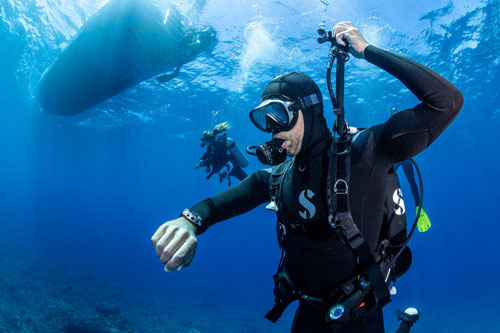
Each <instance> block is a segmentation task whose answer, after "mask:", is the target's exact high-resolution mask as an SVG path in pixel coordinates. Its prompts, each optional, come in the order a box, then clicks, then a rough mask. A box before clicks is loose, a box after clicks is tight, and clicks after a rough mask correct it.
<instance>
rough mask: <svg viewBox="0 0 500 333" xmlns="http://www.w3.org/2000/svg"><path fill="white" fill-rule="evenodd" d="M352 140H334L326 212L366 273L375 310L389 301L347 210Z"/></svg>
mask: <svg viewBox="0 0 500 333" xmlns="http://www.w3.org/2000/svg"><path fill="white" fill-rule="evenodd" d="M351 139H352V138H351V136H350V135H348V136H347V137H346V138H344V139H339V138H334V142H333V144H332V146H331V149H330V161H329V165H328V210H329V214H330V216H329V220H330V226H331V227H332V228H334V229H337V230H338V229H340V230H341V231H342V233H343V236H344V239H345V241H346V243H347V245H348V246H349V247H350V248H351V249H352V250H353V252H354V254H355V255H356V256H357V257H358V260H359V265H358V268H359V271H361V272H364V273H366V275H367V277H368V279H369V281H370V282H371V283H372V286H373V291H374V293H375V296H376V300H377V306H378V308H382V307H383V306H384V305H385V304H387V303H388V302H389V301H390V294H389V291H388V289H387V286H386V284H385V281H384V278H383V275H382V272H381V271H380V267H379V265H378V264H377V263H376V261H375V258H374V257H373V254H372V252H371V251H370V248H369V247H368V244H367V243H366V241H365V239H364V237H363V235H362V234H361V232H360V230H359V228H358V227H357V225H356V224H355V223H354V220H353V218H352V215H351V210H350V206H349V179H350V169H351V145H352V140H351Z"/></svg>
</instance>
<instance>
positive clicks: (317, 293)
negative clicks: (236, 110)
mask: <svg viewBox="0 0 500 333" xmlns="http://www.w3.org/2000/svg"><path fill="white" fill-rule="evenodd" d="M332 35H333V36H334V37H333V38H334V40H335V42H336V44H338V45H341V46H343V47H347V43H348V44H349V48H348V51H349V53H350V54H352V55H353V56H354V57H356V58H359V59H366V61H368V62H370V63H371V64H373V65H375V66H377V67H379V68H381V69H382V70H385V71H387V72H388V73H389V74H391V75H393V76H395V77H396V78H397V79H399V80H400V81H401V82H402V83H403V84H404V85H405V86H406V87H407V88H408V89H409V90H410V91H411V92H412V93H413V94H414V95H415V96H416V97H417V98H418V99H419V100H420V103H419V104H417V105H415V106H414V107H412V108H409V109H406V110H404V111H401V112H399V113H397V114H396V115H394V116H392V117H391V118H389V120H387V121H386V122H385V123H382V124H378V125H374V126H372V127H369V128H367V129H365V130H363V131H360V132H359V133H356V134H355V135H353V136H352V137H349V136H348V137H347V139H346V142H351V145H352V146H351V147H349V150H347V149H346V150H336V149H335V148H336V147H335V146H334V142H335V145H336V144H337V143H338V141H337V140H336V139H337V138H334V137H332V134H331V132H330V130H329V129H328V126H327V123H326V119H325V117H324V115H323V98H322V93H321V91H320V90H319V87H318V86H317V85H316V83H315V82H314V81H313V80H312V79H311V78H310V77H309V76H307V75H305V74H303V73H295V72H292V73H286V74H282V75H280V76H278V77H276V78H275V79H273V80H272V81H271V82H270V83H269V84H268V85H267V86H266V88H265V89H264V92H263V93H262V98H261V104H260V105H258V106H257V107H256V108H255V109H253V110H252V111H251V112H250V118H251V120H252V122H253V124H254V125H255V126H256V127H257V128H258V129H260V130H262V131H265V132H267V133H269V134H270V135H272V139H271V140H270V141H268V142H266V143H265V144H261V145H259V146H258V147H257V148H258V149H260V150H258V151H257V157H259V160H260V161H261V162H263V163H265V164H268V165H276V167H274V168H273V169H262V170H259V171H257V172H255V173H253V174H252V175H250V176H249V177H247V178H245V179H244V180H243V181H242V182H241V183H240V184H239V185H237V186H235V187H233V188H231V189H228V190H226V191H224V192H222V193H220V194H217V195H215V196H212V197H210V198H207V199H205V200H202V201H200V202H198V203H196V204H195V205H193V206H191V208H189V209H184V210H183V211H182V212H181V214H180V216H179V217H178V218H176V219H174V220H170V221H167V222H165V223H163V224H162V225H161V226H159V227H158V229H157V231H156V232H155V233H154V235H153V236H152V243H153V247H154V248H155V251H156V255H157V256H158V257H159V259H160V261H161V262H162V264H164V265H165V267H164V268H165V271H167V272H170V271H172V270H179V271H180V270H182V269H183V268H185V267H187V266H189V264H190V263H191V261H192V259H193V258H194V255H195V252H196V247H197V236H199V235H200V234H202V233H204V232H205V231H206V230H207V229H208V228H209V227H210V226H212V225H214V224H215V223H217V222H220V221H224V220H227V219H230V218H232V217H234V216H237V215H240V214H244V213H245V212H248V211H249V210H251V209H254V208H256V207H258V206H260V205H262V204H264V203H266V202H269V204H268V205H267V206H266V208H268V209H270V210H273V211H275V212H276V216H277V218H278V224H277V232H278V241H279V245H280V247H281V248H282V251H283V252H282V257H281V260H280V263H279V267H278V272H277V273H276V275H275V276H274V282H275V289H274V295H275V305H274V307H273V309H272V310H271V311H270V312H269V313H268V314H267V315H266V318H268V319H270V320H271V321H276V320H277V319H278V318H279V317H280V316H281V313H282V312H283V311H284V310H285V309H286V307H287V306H288V305H289V304H290V303H291V302H293V301H297V300H298V301H299V306H298V308H297V311H296V313H295V317H294V320H293V323H292V325H291V331H292V332H293V333H295V332H357V333H361V332H367V333H377V332H384V321H383V314H382V307H383V305H384V304H386V302H387V301H388V300H389V299H390V297H388V296H387V294H388V290H387V287H386V284H385V283H384V280H382V281H380V279H379V280H378V281H379V282H381V283H376V284H375V283H372V282H377V278H382V279H384V278H383V277H382V276H380V275H381V273H382V272H381V270H380V269H379V268H378V267H376V266H378V265H377V263H376V262H375V260H376V256H379V255H386V254H387V251H385V250H391V248H386V247H384V245H387V244H389V245H391V243H390V242H389V243H387V242H385V241H386V240H387V239H383V238H381V236H383V235H382V232H383V231H384V228H383V224H384V214H385V212H384V210H385V209H384V208H385V207H384V203H385V202H386V194H387V193H386V189H385V186H384V185H385V184H386V180H387V175H388V171H389V170H390V169H391V168H392V166H393V165H394V164H395V163H397V162H401V161H404V160H407V159H409V158H410V157H412V156H415V155H417V154H418V153H420V152H422V151H423V150H425V149H426V148H427V147H428V146H429V145H430V144H432V143H433V142H434V141H435V140H436V139H437V138H438V136H439V135H440V134H441V133H442V132H443V131H444V130H445V129H446V128H447V127H448V126H449V125H450V124H451V122H452V121H453V120H454V119H455V118H456V116H457V115H458V113H459V111H460V109H461V108H462V106H463V96H462V94H461V93H460V91H459V90H458V89H457V88H456V87H454V86H453V85H452V84H451V83H450V82H449V81H447V80H446V79H445V78H443V77H442V76H440V75H439V74H437V73H435V72H434V71H432V70H430V69H429V68H427V67H425V66H423V65H422V64H419V63H417V62H415V61H412V60H410V59H408V58H405V57H402V56H400V55H396V54H393V53H390V52H387V51H384V50H381V49H379V48H377V47H375V46H373V45H369V44H368V42H367V41H366V40H365V39H364V37H363V36H362V35H361V33H360V32H359V30H358V29H356V28H355V27H354V26H353V24H352V23H351V22H340V23H339V24H337V25H336V26H335V27H334V29H333V32H332ZM332 44H333V43H332ZM337 73H338V72H337ZM339 125H340V126H343V125H344V124H343V123H341V124H339ZM334 140H336V141H334ZM259 151H260V152H261V154H260V155H259V153H258V152H259ZM344 152H346V153H345V154H344ZM287 156H290V157H291V159H288V160H287ZM333 156H335V158H333ZM347 157H348V158H349V159H350V163H349V164H348V163H344V164H345V165H350V167H349V172H350V180H349V191H348V194H349V196H348V198H349V200H348V202H347V203H348V205H346V202H345V199H347V196H346V195H345V194H347V191H345V187H341V188H340V189H339V188H337V183H336V182H335V186H334V184H333V183H332V182H331V178H332V177H330V175H332V176H333V177H335V178H337V175H336V174H335V173H333V172H332V170H335V169H333V167H335V168H337V169H336V170H339V167H338V166H336V164H337V165H340V167H341V168H344V166H343V165H342V164H340V163H339V160H341V161H342V162H345V159H346V158H347ZM335 160H336V162H332V163H330V161H335ZM342 171H345V169H344V170H342ZM335 178H334V180H335ZM337 179H339V180H340V179H342V178H337ZM276 186H277V187H278V192H275V191H274V189H276ZM341 186H342V184H341ZM277 194H281V195H277ZM304 198H305V199H307V200H304ZM332 198H333V199H332ZM305 201H307V206H305V205H303V204H302V203H303V202H305ZM332 201H333V202H332ZM334 203H337V205H335V206H334V205H333V204H334ZM339 203H341V204H342V205H338V204H339ZM346 207H347V212H348V213H349V215H347V214H343V215H342V216H340V217H339V216H338V212H341V213H345V212H346ZM331 217H334V218H333V219H332V218H331ZM337 218H339V219H340V224H337V222H338V220H337ZM346 219H348V220H349V221H347V222H348V223H344V222H346ZM346 227H347V228H346ZM346 230H348V231H354V232H353V233H347V232H346ZM351 236H352V237H351ZM397 236H401V237H406V228H405V229H404V230H401V231H398V233H396V234H395V236H394V238H395V237H397ZM384 237H385V235H384ZM381 240H382V241H381ZM255 247H256V248H257V249H258V247H259V242H258V240H257V241H256V242H255ZM381 249H382V250H384V251H383V252H380V250H381ZM360 250H361V251H362V252H363V253H364V255H363V260H362V261H361V260H360V258H361V256H360V255H358V253H359V251H360ZM366 254H368V256H367V255H366ZM369 257H371V261H372V262H373V263H374V264H375V266H374V265H373V264H372V263H369V262H367V260H365V259H369ZM383 258H384V257H382V260H384V259H383ZM391 263H393V262H392V260H391ZM395 264H396V265H395V266H391V265H389V266H388V267H389V271H385V272H386V273H387V278H386V279H392V278H394V277H397V274H396V273H397V270H398V264H399V261H397V262H396V263H395ZM366 266H369V267H372V268H374V269H373V270H372V271H371V272H369V271H368V269H367V268H369V267H367V268H365V267H366ZM392 268H394V270H391V269H392ZM377 269H378V273H377ZM372 273H374V274H375V275H377V274H378V276H379V277H375V279H372V278H368V279H366V276H368V275H370V274H372ZM393 274H396V275H395V276H392V275H393ZM384 276H385V275H384ZM379 287H381V288H379ZM376 290H382V291H385V294H383V295H381V296H382V297H383V298H382V299H379V298H377V297H376V296H377V295H376V294H375V291H376ZM365 292H366V294H365ZM346 297H347V298H346ZM380 300H383V301H385V302H383V303H382V304H381V306H373V304H380V303H379V301H380ZM365 302H366V303H365ZM374 302H375V303H374ZM344 305H345V306H344ZM337 310H338V311H337ZM344 310H345V311H346V312H344ZM344 313H346V314H347V315H346V316H343V315H344ZM338 318H341V319H340V320H337V319H338ZM344 319H345V320H344Z"/></svg>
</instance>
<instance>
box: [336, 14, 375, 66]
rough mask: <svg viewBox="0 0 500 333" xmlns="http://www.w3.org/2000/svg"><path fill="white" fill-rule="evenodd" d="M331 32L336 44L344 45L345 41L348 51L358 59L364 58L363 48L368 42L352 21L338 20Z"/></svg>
mask: <svg viewBox="0 0 500 333" xmlns="http://www.w3.org/2000/svg"><path fill="white" fill-rule="evenodd" d="M332 32H333V35H334V36H335V39H336V41H337V44H340V45H342V46H346V43H345V41H347V42H348V43H349V52H351V54H352V55H353V56H355V57H356V58H360V59H364V58H365V49H366V47H367V46H368V45H369V44H368V42H367V41H366V40H365V38H364V37H363V35H361V32H359V30H358V29H357V28H356V27H355V26H354V25H353V24H352V22H348V21H342V22H339V23H337V24H336V25H335V26H334V27H333V29H332Z"/></svg>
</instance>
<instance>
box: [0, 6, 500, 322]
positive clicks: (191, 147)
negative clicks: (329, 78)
mask: <svg viewBox="0 0 500 333" xmlns="http://www.w3.org/2000/svg"><path fill="white" fill-rule="evenodd" d="M104 3H105V1H101V0H89V1H78V2H77V1H65V0H33V1H28V0H26V1H13V0H1V6H0V45H1V48H0V73H1V78H2V80H1V81H0V331H1V332H82V331H90V332H287V331H289V328H290V323H291V320H292V318H293V313H294V309H295V306H291V307H290V308H289V309H288V310H287V311H286V312H285V314H284V316H283V317H282V319H281V320H280V321H279V322H278V323H277V324H271V323H270V322H267V321H266V320H265V319H264V318H263V315H264V314H265V313H266V312H267V311H268V310H269V309H270V307H271V306H272V303H273V296H272V287H273V285H272V275H273V274H274V273H275V270H276V268H277V264H278V260H279V256H280V251H279V248H278V246H277V244H276V240H275V217H274V215H273V214H271V213H269V212H267V211H266V210H265V209H264V208H263V207H259V208H257V209H255V210H254V211H252V212H250V213H248V214H246V215H243V216H240V217H236V218H234V219H231V220H230V221H226V222H225V223H220V224H218V225H216V226H214V227H213V228H211V229H210V230H208V231H207V232H206V233H205V234H204V235H203V236H201V237H200V238H199V245H198V250H197V255H196V257H195V259H194V261H193V263H192V265H191V266H190V267H189V268H188V269H185V270H183V271H181V272H172V273H169V274H167V273H165V272H164V271H163V267H162V265H161V263H160V262H159V261H158V259H157V257H156V255H155V253H154V249H153V247H152V245H151V242H150V238H151V236H152V234H153V233H154V231H155V230H156V228H157V227H158V226H159V225H160V224H161V223H163V222H164V221H166V220H168V219H172V218H175V217H176V216H177V215H178V214H179V212H180V210H182V209H183V208H185V207H188V206H190V205H191V204H193V203H195V202H197V201H198V200H201V199H203V198H205V197H207V196H210V195H213V194H215V193H218V192H220V191H222V190H225V189H226V188H227V185H226V184H219V183H218V182H217V181H216V179H211V180H210V181H206V180H205V174H204V173H203V171H202V170H195V169H194V165H195V164H196V162H197V160H198V158H199V156H200V155H201V154H202V153H203V151H202V149H201V148H200V146H199V143H200V142H199V137H200V133H201V132H202V131H203V130H205V129H209V128H212V127H213V126H214V125H216V124H218V123H220V122H222V121H226V120H227V121H229V122H230V123H231V124H232V126H233V128H232V129H231V130H230V132H229V135H230V136H231V137H233V138H234V139H235V140H236V142H237V143H238V145H239V147H240V148H241V149H243V147H245V146H247V145H250V144H255V143H260V142H263V141H266V140H267V137H266V135H264V134H262V133H259V132H258V130H256V129H255V128H254V127H253V126H252V125H251V122H250V121H249V119H248V111H249V110H250V109H251V108H252V107H253V106H255V105H257V104H258V101H259V99H260V92H261V91H262V89H263V88H264V87H265V85H266V83H267V82H268V81H269V80H270V79H272V78H273V77H275V76H276V75H278V74H280V73H283V72H286V71H302V72H305V73H307V74H308V75H310V76H311V77H313V78H314V79H315V80H316V81H317V82H318V84H319V86H320V88H321V89H322V92H323V95H324V96H325V98H326V97H327V89H326V83H325V79H324V78H325V66H326V61H327V54H328V47H327V46H325V45H319V44H318V43H317V42H316V37H317V35H316V28H317V26H318V24H320V23H324V24H326V26H328V27H332V26H333V25H334V24H335V23H337V22H338V21H340V20H350V21H352V22H353V23H354V24H355V25H356V26H357V27H358V28H359V29H360V30H361V32H362V33H363V34H364V36H365V37H366V39H367V40H368V42H370V43H372V44H374V45H376V46H378V47H381V48H383V49H387V50H389V51H392V52H395V53H398V54H402V55H405V56H408V57H410V58H412V59H414V60H417V61H419V62H422V63H423V64H425V65H427V66H429V67H431V68H432V69H434V70H435V71H437V72H439V73H441V74H442V75H443V76H445V77H446V78H448V79H449V80H450V81H452V82H453V83H454V84H455V85H456V86H457V87H458V88H459V89H460V90H461V91H462V92H463V94H464V96H465V105H464V108H463V110H462V112H461V113H460V115H459V116H458V118H457V119H456V121H455V122H454V123H453V124H452V125H451V126H450V128H449V129H448V130H447V131H445V133H444V134H443V135H442V136H441V137H440V138H439V139H438V140H437V141H436V142H435V143H434V144H433V145H432V146H431V147H430V148H429V149H427V150H426V151H425V152H423V153H421V154H420V155H419V156H417V158H416V159H417V161H418V162H419V164H420V167H421V170H422V173H423V176H424V182H425V198H424V207H425V209H426V211H427V212H428V214H429V216H430V218H431V221H432V224H433V226H432V228H431V229H430V230H429V231H428V232H427V233H425V234H420V233H416V234H415V235H414V238H413V239H412V241H411V243H410V246H411V248H412V250H413V256H414V261H413V264H412V267H411V269H410V271H409V272H408V273H407V274H406V275H405V276H404V277H403V278H401V279H400V280H399V281H398V284H397V288H398V295H396V296H395V297H394V299H393V302H392V303H391V304H390V305H388V306H387V307H386V310H385V323H386V330H387V331H388V332H391V331H395V328H396V327H397V322H396V318H395V315H394V312H395V311H396V309H400V308H405V307H407V306H416V307H418V308H419V309H420V310H421V311H422V313H423V316H422V318H421V319H420V320H419V322H418V323H417V324H416V325H415V326H414V328H413V329H412V331H413V332H500V323H499V321H498V318H497V311H499V310H500V306H499V305H498V298H499V296H500V292H499V290H498V288H497V277H498V273H499V271H500V270H499V268H498V264H499V263H500V260H499V259H500V258H499V254H498V252H499V251H498V249H497V235H498V234H499V232H500V227H499V223H498V221H499V219H498V216H497V213H498V211H499V209H498V200H497V199H498V198H499V194H498V188H500V181H499V177H498V176H499V172H498V168H497V166H496V165H497V163H498V162H499V161H500V157H499V154H498V151H499V149H498V145H499V139H500V138H499V134H498V133H499V132H498V128H499V127H500V126H499V125H500V106H499V105H500V99H499V93H498V91H499V88H498V80H499V79H500V73H499V72H500V67H499V63H500V58H499V54H500V3H499V2H498V1H496V0H489V1H448V0H434V1H430V0H422V1H419V2H418V4H413V3H411V4H410V3H403V2H400V1H370V2H369V3H368V2H365V1H336V2H334V1H322V0H321V1H320V0H317V1H298V0H297V1H293V0H292V1H272V2H268V1H255V2H254V1H241V2H240V1H232V2H227V1H223V0H208V1H207V2H206V5H205V7H204V9H203V11H202V12H201V14H200V15H196V16H193V17H192V19H193V22H194V23H195V24H210V25H212V26H214V27H215V28H216V30H217V32H218V38H219V43H218V44H217V46H216V48H215V49H214V51H213V53H212V54H211V55H209V56H200V57H198V58H197V59H196V60H194V61H193V62H191V63H189V64H187V65H185V66H184V67H183V68H182V70H181V72H180V74H179V76H178V77H177V78H176V79H174V80H173V81H171V82H169V83H168V84H158V83H157V82H156V81H155V80H154V79H152V80H148V81H145V82H143V83H141V84H139V85H137V86H135V87H133V88H131V89H129V90H127V91H124V92H123V93H121V94H119V95H117V96H115V97H113V98H112V99H110V100H108V101H106V102H104V103H102V104H100V105H98V106H96V107H95V108H92V109H91V110H88V111H87V112H84V113H82V114H80V115H77V116H73V117H61V116H55V115H50V114H46V113H44V112H43V111H41V110H40V109H39V106H38V104H37V100H36V89H37V85H38V82H39V80H40V77H41V75H42V74H43V72H44V71H45V70H46V69H47V68H48V67H49V66H50V64H51V63H52V62H53V61H54V60H55V58H56V57H57V55H58V54H59V53H60V51H61V50H62V49H63V48H64V46H65V45H67V44H68V42H69V41H70V40H71V38H73V37H74V36H75V34H76V32H77V31H78V29H79V27H81V26H82V24H83V23H84V22H85V21H86V20H87V19H88V18H89V17H90V16H91V15H92V14H94V13H95V12H97V11H98V9H99V8H100V7H102V5H103V4H104ZM165 5H166V4H165V3H163V2H161V1H160V6H165ZM192 5H193V4H192V3H191V2H189V1H182V2H179V7H181V8H182V9H183V10H185V11H186V12H189V11H190V8H191V6H192ZM346 73H347V74H346V113H347V114H346V117H347V120H348V121H349V123H350V124H351V125H356V126H363V127H366V126H370V125H373V124H376V123H380V122H383V121H385V120H386V119H387V118H388V117H389V108H390V107H397V108H398V109H404V108H408V107H412V106H414V105H415V104H416V103H417V100H416V98H415V97H414V96H412V95H411V93H410V92H409V91H408V90H407V89H406V88H404V86H403V85H402V84H401V83H399V82H398V81H397V80H395V79H394V78H393V77H391V76H390V75H388V74H386V73H384V72H382V71H381V70H379V69H378V68H376V67H374V66H372V65H371V64H369V63H367V62H366V61H363V60H358V59H352V60H351V61H350V62H349V63H348V64H347V68H346ZM68 75H70V73H68ZM325 114H326V115H327V118H329V123H330V124H331V119H332V114H331V103H330V101H329V100H326V104H325ZM250 160H251V163H250V165H249V166H248V167H247V169H246V170H247V171H248V172H253V171H256V170H258V169H260V168H262V165H261V164H259V162H258V161H257V160H255V159H252V158H250ZM403 191H404V193H405V194H406V198H408V199H409V198H411V197H410V191H409V189H408V187H407V185H406V184H403ZM406 203H407V208H408V210H409V211H411V210H412V209H413V206H412V200H411V199H409V200H406Z"/></svg>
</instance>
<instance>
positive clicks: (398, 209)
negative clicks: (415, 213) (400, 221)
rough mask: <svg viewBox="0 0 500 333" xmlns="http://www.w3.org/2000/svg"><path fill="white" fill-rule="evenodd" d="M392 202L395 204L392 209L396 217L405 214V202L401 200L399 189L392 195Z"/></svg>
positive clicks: (401, 193)
mask: <svg viewBox="0 0 500 333" xmlns="http://www.w3.org/2000/svg"><path fill="white" fill-rule="evenodd" d="M392 201H394V203H395V204H396V206H395V207H394V213H396V215H403V214H404V213H405V211H406V210H405V202H404V200H403V192H402V191H401V189H400V188H398V189H396V190H395V191H394V193H393V194H392Z"/></svg>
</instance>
